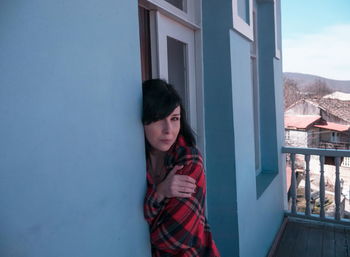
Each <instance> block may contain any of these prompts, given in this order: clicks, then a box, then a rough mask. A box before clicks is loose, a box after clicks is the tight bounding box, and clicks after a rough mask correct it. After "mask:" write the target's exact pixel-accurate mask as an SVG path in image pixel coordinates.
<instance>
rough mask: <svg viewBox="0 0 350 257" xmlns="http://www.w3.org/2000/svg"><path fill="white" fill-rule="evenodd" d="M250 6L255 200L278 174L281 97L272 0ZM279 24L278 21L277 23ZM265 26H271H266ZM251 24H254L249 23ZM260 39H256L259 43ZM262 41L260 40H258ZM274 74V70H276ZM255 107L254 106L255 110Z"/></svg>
mask: <svg viewBox="0 0 350 257" xmlns="http://www.w3.org/2000/svg"><path fill="white" fill-rule="evenodd" d="M256 3H257V5H256V7H254V8H255V9H254V12H255V13H256V14H255V19H256V22H255V26H254V27H256V28H255V30H256V32H255V34H256V35H255V37H256V38H257V40H256V43H255V44H256V45H257V58H256V59H257V64H256V65H257V69H258V72H257V75H258V83H257V85H258V86H257V88H258V89H257V90H256V91H255V92H256V93H255V94H256V95H257V96H255V97H256V98H257V99H258V112H257V115H258V118H257V119H258V120H259V121H258V122H259V123H258V126H256V127H258V132H256V134H257V135H258V137H259V146H260V172H259V173H257V176H256V189H257V191H256V192H257V197H258V198H259V197H260V196H261V195H262V194H263V192H264V191H265V189H266V188H268V186H269V185H270V183H271V182H272V181H273V179H274V178H275V177H276V175H277V174H278V170H279V167H278V163H279V162H278V159H279V156H280V151H279V146H278V143H279V141H278V136H277V135H279V134H280V133H279V131H277V126H276V124H277V123H278V122H279V121H278V120H277V114H279V112H280V110H277V109H276V99H277V100H278V99H279V97H277V98H276V94H281V95H280V96H281V97H283V96H282V95H283V94H282V89H281V86H280V85H281V84H282V81H281V80H280V79H279V77H278V76H276V75H275V72H276V70H275V65H276V63H275V62H278V61H279V60H278V59H276V58H275V57H276V40H277V39H276V38H278V37H279V34H276V28H275V27H276V26H275V22H276V19H275V14H276V13H277V12H278V10H277V11H276V9H275V4H274V1H267V0H258V1H256ZM278 22H279V21H278ZM268 24H271V25H272V26H271V25H270V26H269V25H268ZM252 25H254V24H252ZM259 38H260V40H259ZM261 38H263V39H264V40H261ZM277 72H278V70H277ZM255 108H257V107H255Z"/></svg>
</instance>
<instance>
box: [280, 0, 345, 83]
mask: <svg viewBox="0 0 350 257" xmlns="http://www.w3.org/2000/svg"><path fill="white" fill-rule="evenodd" d="M281 10H282V14H281V15H282V54H283V71H284V72H300V73H307V74H313V75H318V76H322V77H325V78H330V79H337V80H350V0H306V1H305V0H281Z"/></svg>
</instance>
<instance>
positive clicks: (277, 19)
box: [274, 0, 281, 59]
mask: <svg viewBox="0 0 350 257" xmlns="http://www.w3.org/2000/svg"><path fill="white" fill-rule="evenodd" d="M280 13H281V4H280V0H274V17H275V20H274V23H275V57H276V58H277V59H281V39H280V36H279V35H280V34H281V26H280V24H281V23H280V22H281V18H280V15H279V14H280Z"/></svg>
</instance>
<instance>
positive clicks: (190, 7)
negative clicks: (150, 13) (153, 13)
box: [140, 0, 201, 29]
mask: <svg viewBox="0 0 350 257" xmlns="http://www.w3.org/2000/svg"><path fill="white" fill-rule="evenodd" d="M140 3H141V4H142V5H144V6H145V7H148V8H150V9H153V10H154V9H156V10H157V11H160V12H162V13H164V14H165V15H167V16H170V17H172V18H174V19H175V20H177V21H178V22H180V23H184V24H186V25H187V26H189V27H192V28H194V29H200V26H201V19H200V17H201V6H200V3H201V1H200V0H187V1H185V3H186V11H182V10H180V9H179V8H177V7H175V6H174V5H172V4H170V3H168V2H166V1H165V0H141V1H140Z"/></svg>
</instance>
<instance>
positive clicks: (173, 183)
mask: <svg viewBox="0 0 350 257" xmlns="http://www.w3.org/2000/svg"><path fill="white" fill-rule="evenodd" d="M182 168H183V165H181V166H178V165H176V166H175V167H174V168H173V169H172V170H171V171H170V172H169V174H168V176H167V177H166V178H165V180H164V181H163V182H161V183H159V184H158V185H157V193H158V201H159V202H160V201H162V200H163V199H164V198H165V197H168V198H170V197H186V198H187V197H191V195H192V193H194V192H195V189H196V180H195V179H193V178H192V177H190V176H186V175H176V174H175V173H176V171H178V170H181V169H182Z"/></svg>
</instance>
